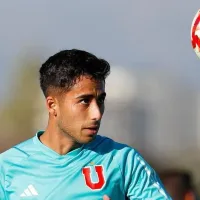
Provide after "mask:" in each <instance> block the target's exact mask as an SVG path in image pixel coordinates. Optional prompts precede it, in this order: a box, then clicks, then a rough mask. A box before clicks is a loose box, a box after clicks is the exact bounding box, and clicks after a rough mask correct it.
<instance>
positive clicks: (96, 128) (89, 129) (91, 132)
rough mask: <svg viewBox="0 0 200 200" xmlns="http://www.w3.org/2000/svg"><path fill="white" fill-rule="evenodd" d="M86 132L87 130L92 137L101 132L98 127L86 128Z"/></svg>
mask: <svg viewBox="0 0 200 200" xmlns="http://www.w3.org/2000/svg"><path fill="white" fill-rule="evenodd" d="M84 130H86V131H87V133H88V134H90V135H96V134H97V132H98V130H99V127H98V126H90V127H87V128H84Z"/></svg>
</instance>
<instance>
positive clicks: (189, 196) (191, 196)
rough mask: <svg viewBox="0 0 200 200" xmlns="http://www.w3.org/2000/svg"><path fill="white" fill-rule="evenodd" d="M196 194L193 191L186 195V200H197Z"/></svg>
mask: <svg viewBox="0 0 200 200" xmlns="http://www.w3.org/2000/svg"><path fill="white" fill-rule="evenodd" d="M195 199H196V198H195V194H194V192H193V191H189V192H187V193H186V195H185V198H184V200H195Z"/></svg>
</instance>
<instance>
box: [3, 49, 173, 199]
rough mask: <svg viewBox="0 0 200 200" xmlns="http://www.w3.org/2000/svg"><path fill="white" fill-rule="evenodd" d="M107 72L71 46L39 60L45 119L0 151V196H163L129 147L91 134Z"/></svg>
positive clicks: (94, 59) (102, 64)
mask: <svg viewBox="0 0 200 200" xmlns="http://www.w3.org/2000/svg"><path fill="white" fill-rule="evenodd" d="M109 73H110V65H109V63H108V62H107V61H105V60H103V59H99V58H97V57H96V56H94V55H92V54H90V53H88V52H85V51H81V50H76V49H73V50H64V51H61V52H59V53H57V54H55V55H53V56H51V57H50V58H49V59H48V60H47V61H46V62H45V63H44V64H43V65H42V66H41V68H40V86H41V89H42V91H43V93H44V96H45V100H46V106H47V109H48V113H49V120H48V124H47V127H46V129H45V130H44V131H39V132H38V133H37V134H36V135H35V136H34V137H33V138H31V139H29V140H27V141H25V142H22V143H20V144H18V145H16V146H14V147H13V148H11V149H9V150H7V151H6V152H4V153H2V154H1V155H0V199H1V200H17V199H20V200H22V199H23V200H26V199H27V200H33V199H34V200H36V199H37V200H80V199H81V200H84V199H85V200H86V199H87V200H89V199H92V200H98V199H99V200H100V199H101V200H102V199H104V200H109V199H112V200H125V199H130V200H133V199H134V200H135V199H155V200H158V199H159V200H161V199H162V200H164V199H165V200H168V199H170V197H169V196H168V194H167V193H166V191H165V190H164V188H163V185H162V184H161V183H160V181H159V178H158V176H157V175H156V173H155V171H154V170H153V169H152V168H151V167H150V166H149V165H148V164H147V163H146V161H145V160H144V159H143V158H142V157H141V155H140V154H139V153H138V152H137V151H136V150H135V149H133V148H131V147H129V146H127V145H124V144H120V143H117V142H115V141H113V140H112V139H109V138H107V137H102V136H100V135H97V132H98V129H99V127H100V123H101V119H102V116H103V113H104V100H105V98H106V92H105V79H106V77H107V76H108V74H109ZM30 89H31V88H30ZM113 89H117V88H113ZM122 95H123V94H122ZM22 114H23V113H22ZM21 125H22V124H21ZM19 126H20V124H19ZM113 128H114V127H113ZM122 134H123V133H122Z"/></svg>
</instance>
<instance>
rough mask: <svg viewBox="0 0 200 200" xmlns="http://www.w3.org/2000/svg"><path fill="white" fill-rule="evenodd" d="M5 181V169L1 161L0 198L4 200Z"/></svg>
mask: <svg viewBox="0 0 200 200" xmlns="http://www.w3.org/2000/svg"><path fill="white" fill-rule="evenodd" d="M4 183H5V180H4V170H3V166H2V163H1V162H0V199H2V200H6V196H5V190H4Z"/></svg>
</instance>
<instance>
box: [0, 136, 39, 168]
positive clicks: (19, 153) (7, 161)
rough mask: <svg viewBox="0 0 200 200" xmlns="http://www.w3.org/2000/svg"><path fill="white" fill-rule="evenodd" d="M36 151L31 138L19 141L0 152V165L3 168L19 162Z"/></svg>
mask: <svg viewBox="0 0 200 200" xmlns="http://www.w3.org/2000/svg"><path fill="white" fill-rule="evenodd" d="M35 151H36V148H35V145H34V142H33V138H31V139H28V140H26V141H24V142H22V143H19V144H17V145H15V146H13V147H11V148H10V149H8V150H6V151H5V152H3V153H1V154H0V166H1V167H4V168H5V169H6V168H7V167H8V166H10V165H13V164H15V163H20V162H21V161H22V160H23V159H26V158H28V157H29V156H30V155H32V154H34V153H35Z"/></svg>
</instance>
